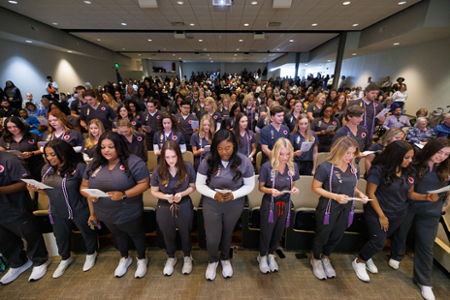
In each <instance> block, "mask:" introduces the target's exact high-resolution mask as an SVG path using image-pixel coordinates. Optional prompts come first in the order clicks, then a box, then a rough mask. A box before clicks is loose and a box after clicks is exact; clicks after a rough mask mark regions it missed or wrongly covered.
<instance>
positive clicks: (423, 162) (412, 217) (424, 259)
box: [389, 138, 450, 300]
mask: <svg viewBox="0 0 450 300" xmlns="http://www.w3.org/2000/svg"><path fill="white" fill-rule="evenodd" d="M449 155H450V140H449V139H447V138H436V139H433V140H431V141H429V142H428V143H427V144H426V145H425V147H424V148H423V149H422V150H420V151H419V152H418V153H417V154H416V156H415V157H414V161H413V166H414V167H415V169H416V171H417V173H416V178H415V182H414V186H413V187H412V188H411V190H410V191H409V192H408V212H407V214H406V217H405V219H404V220H403V222H402V223H401V225H400V227H399V228H398V230H397V232H396V233H395V234H394V236H393V238H392V242H391V251H392V252H391V259H390V260H389V266H391V268H393V269H395V270H397V269H398V268H399V265H400V262H401V261H402V259H403V257H404V256H405V242H406V237H407V235H408V231H409V229H410V227H411V225H412V224H413V223H414V225H415V232H414V235H415V244H414V276H413V279H414V282H416V284H417V285H418V286H419V287H420V288H421V292H422V296H423V297H424V298H425V299H427V300H430V299H435V297H434V293H433V290H432V282H431V277H432V270H433V247H434V239H435V238H436V235H437V231H438V226H439V220H440V218H441V217H442V214H443V212H445V211H446V210H447V209H448V207H449V199H450V192H443V193H439V194H434V193H433V194H430V193H429V191H433V190H437V189H440V188H442V187H445V186H448V185H449V184H450V158H449Z"/></svg>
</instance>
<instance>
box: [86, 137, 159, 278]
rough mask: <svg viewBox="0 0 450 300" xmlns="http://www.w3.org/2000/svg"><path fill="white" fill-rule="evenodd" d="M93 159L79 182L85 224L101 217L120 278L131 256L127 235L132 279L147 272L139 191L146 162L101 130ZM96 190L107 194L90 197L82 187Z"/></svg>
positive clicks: (144, 178) (145, 182) (144, 183)
mask: <svg viewBox="0 0 450 300" xmlns="http://www.w3.org/2000/svg"><path fill="white" fill-rule="evenodd" d="M98 145H99V146H98V147H97V153H96V155H94V160H93V161H92V162H91V163H90V164H89V167H88V168H86V172H85V173H84V175H83V183H82V184H81V187H80V190H81V194H82V195H84V196H85V197H86V198H87V200H88V203H89V207H90V211H91V212H92V211H94V214H92V213H91V216H90V217H89V220H88V222H89V224H91V223H92V222H94V223H95V224H98V222H99V220H101V221H102V222H103V223H105V225H106V226H107V227H108V229H109V230H110V231H111V232H112V234H113V236H114V237H115V238H116V240H117V247H118V249H119V251H120V254H121V257H122V258H121V259H120V262H119V265H118V266H117V268H116V271H115V273H114V276H116V277H122V276H123V275H125V273H126V272H127V269H128V267H129V266H130V264H131V263H132V261H133V259H132V258H131V257H130V256H129V255H128V237H130V238H131V239H132V240H133V242H134V245H135V246H136V251H137V254H138V257H137V270H136V273H135V277H136V278H142V277H143V276H144V275H145V274H146V273H147V263H148V260H147V258H146V255H145V230H144V225H143V223H142V215H143V212H144V204H143V202H142V194H143V193H144V192H145V191H146V190H147V189H148V188H149V182H150V174H149V172H148V169H147V165H146V163H145V162H144V161H143V160H142V159H140V158H139V157H137V156H135V155H132V154H130V152H129V151H128V148H127V145H126V144H125V142H124V141H123V139H122V137H121V136H120V135H119V134H117V133H115V132H105V133H103V134H102V136H101V137H100V140H99V141H98ZM86 189H99V190H101V191H103V192H107V193H108V195H109V197H100V198H97V197H93V196H91V195H89V194H88V193H87V192H85V191H84V190H86Z"/></svg>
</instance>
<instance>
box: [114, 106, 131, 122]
mask: <svg viewBox="0 0 450 300" xmlns="http://www.w3.org/2000/svg"><path fill="white" fill-rule="evenodd" d="M122 108H125V109H126V110H127V114H128V119H129V120H132V119H133V114H132V113H131V110H130V109H129V108H128V105H125V104H120V105H119V106H118V107H117V120H120V119H122V116H121V115H120V110H121V109H122Z"/></svg>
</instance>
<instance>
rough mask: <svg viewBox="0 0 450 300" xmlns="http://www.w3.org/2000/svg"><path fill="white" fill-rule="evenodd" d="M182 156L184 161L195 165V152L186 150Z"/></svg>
mask: <svg viewBox="0 0 450 300" xmlns="http://www.w3.org/2000/svg"><path fill="white" fill-rule="evenodd" d="M182 156H183V161H184V162H187V163H190V164H191V165H192V166H193V165H194V154H193V153H192V152H191V151H186V153H183V154H182Z"/></svg>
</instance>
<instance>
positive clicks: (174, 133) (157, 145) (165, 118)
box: [153, 112, 186, 156]
mask: <svg viewBox="0 0 450 300" xmlns="http://www.w3.org/2000/svg"><path fill="white" fill-rule="evenodd" d="M178 130H179V129H178V123H177V121H176V119H175V117H174V116H173V115H172V114H170V113H167V112H164V113H162V114H161V117H160V118H159V119H158V132H156V133H155V135H154V136H153V152H155V155H157V156H159V155H160V154H161V150H160V149H161V148H162V145H163V144H164V142H165V141H170V140H173V141H175V142H177V143H178V145H180V149H181V153H186V142H185V140H184V135H183V134H182V133H181V132H180V131H178Z"/></svg>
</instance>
